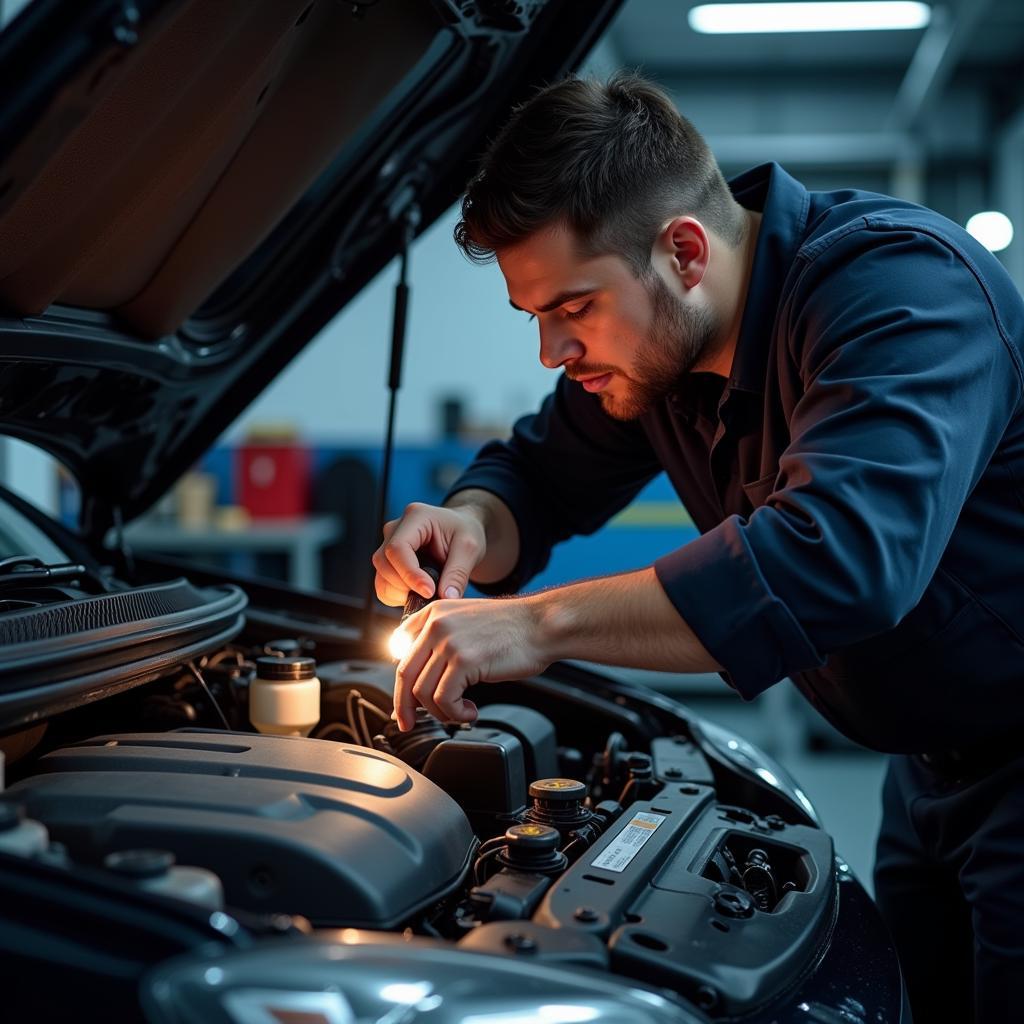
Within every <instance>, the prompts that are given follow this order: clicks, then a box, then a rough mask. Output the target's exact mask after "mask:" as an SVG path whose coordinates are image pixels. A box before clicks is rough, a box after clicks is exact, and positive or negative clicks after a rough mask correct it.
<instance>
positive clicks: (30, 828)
mask: <svg viewBox="0 0 1024 1024" xmlns="http://www.w3.org/2000/svg"><path fill="white" fill-rule="evenodd" d="M49 845H50V835H49V833H48V832H47V831H46V827H45V826H44V825H43V824H41V823H40V822H38V821H33V820H32V819H31V818H26V817H25V811H24V808H22V807H21V806H20V805H19V804H11V803H6V802H0V850H3V852H4V853H13V854H16V855H17V856H19V857H34V856H36V854H40V853H43V852H44V851H45V850H46V849H47V847H48V846H49Z"/></svg>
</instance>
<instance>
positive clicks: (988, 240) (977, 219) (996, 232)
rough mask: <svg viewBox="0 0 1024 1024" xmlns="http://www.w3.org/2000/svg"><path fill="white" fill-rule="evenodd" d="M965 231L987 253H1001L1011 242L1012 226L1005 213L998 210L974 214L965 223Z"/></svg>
mask: <svg viewBox="0 0 1024 1024" xmlns="http://www.w3.org/2000/svg"><path fill="white" fill-rule="evenodd" d="M967 231H968V233H969V234H972V235H974V237H975V238H976V239H977V240H978V241H979V242H981V244H982V245H983V246H985V248H986V249H988V250H989V252H1002V250H1003V249H1005V248H1006V247H1007V246H1008V245H1009V244H1010V243H1011V242H1012V241H1013V224H1012V223H1011V221H1010V218H1009V217H1007V216H1006V214H1005V213H1000V212H999V211H998V210H985V211H984V212H983V213H976V214H975V215H974V216H973V217H972V218H971V219H970V220H969V221H968V222H967Z"/></svg>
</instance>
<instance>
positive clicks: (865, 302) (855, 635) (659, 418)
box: [450, 164, 1024, 752]
mask: <svg viewBox="0 0 1024 1024" xmlns="http://www.w3.org/2000/svg"><path fill="white" fill-rule="evenodd" d="M730 187H731V188H732V190H733V193H734V195H735V196H736V199H737V200H738V201H739V202H740V203H741V204H742V205H743V206H745V207H747V208H749V209H754V210H761V211H762V212H763V219H762V222H761V228H760V233H759V236H758V240H757V245H756V250H755V257H754V266H753V273H752V277H751V282H750V289H749V293H748V297H747V302H746V307H745V309H744V314H743V320H742V325H741V329H740V336H739V340H738V345H737V351H736V355H735V359H734V362H733V366H732V372H731V375H730V377H729V379H728V380H723V379H722V378H721V377H714V376H712V375H710V374H700V373H693V374H690V375H689V376H688V377H687V379H686V381H685V382H684V384H683V386H682V387H681V389H680V390H679V392H678V393H677V394H674V395H672V396H670V397H669V398H668V399H666V400H665V401H664V402H662V403H661V404H659V405H657V406H656V407H655V408H653V409H651V410H650V411H649V412H647V413H645V414H644V415H643V416H642V417H641V418H640V419H639V420H637V421H634V422H630V423H622V422H619V421H616V420H613V419H612V418H611V417H609V416H607V415H606V414H605V413H604V412H603V411H602V410H601V408H600V404H599V400H598V398H597V396H596V395H590V394H587V392H585V391H584V390H583V388H582V387H581V386H580V385H579V384H576V383H574V382H572V381H570V380H568V379H567V378H566V377H564V376H563V377H561V378H560V379H559V381H558V384H557V386H556V388H555V390H554V392H553V393H552V394H551V395H550V396H549V397H548V398H547V399H546V400H545V402H544V404H543V405H542V407H541V409H540V410H539V411H538V412H537V413H536V414H534V415H531V416H526V417H524V418H523V419H521V420H519V421H518V422H517V423H516V425H515V427H514V429H513V434H512V437H511V438H510V439H509V440H508V441H506V442H494V443H491V444H489V445H487V446H486V447H484V448H483V449H482V450H481V452H480V453H479V455H478V456H477V458H476V460H475V461H474V462H473V464H472V465H471V466H470V467H469V468H468V469H467V471H466V473H465V474H464V475H463V476H462V477H460V479H459V480H458V481H457V483H456V484H455V486H454V487H453V488H452V491H451V492H450V493H455V492H456V491H458V490H462V489H464V488H467V487H479V488H483V489H484V490H487V491H490V492H492V493H494V494H495V495H497V496H498V497H500V498H501V499H503V500H504V501H505V503H506V504H507V505H508V506H509V508H510V509H511V510H512V513H513V515H514V516H515V518H516V521H517V523H518V526H519V533H520V539H521V557H520V561H519V564H518V566H517V567H516V570H515V573H514V574H513V577H510V578H509V580H506V581H502V583H501V584H499V585H497V586H496V587H495V588H494V589H495V590H496V591H504V592H508V591H509V590H511V589H517V588H518V587H519V586H520V585H522V584H523V583H524V582H525V581H527V580H528V579H529V578H530V577H531V576H533V575H534V574H535V573H537V572H538V571H539V570H540V569H541V568H543V566H544V564H545V563H546V562H547V559H548V557H549V554H550V551H551V547H552V545H553V544H555V543H556V542H558V541H561V540H564V539H565V538H567V537H569V536H571V535H573V534H576V533H590V532H592V531H594V530H595V529H597V528H598V527H599V526H600V525H601V524H602V523H604V522H606V521H607V520H608V519H609V517H611V516H612V515H614V514H615V513H616V512H618V511H619V510H620V509H622V508H623V507H624V506H625V505H626V504H627V503H628V502H629V501H630V500H631V499H632V498H633V496H634V495H635V494H636V493H637V491H638V490H639V489H640V488H641V487H642V486H643V485H644V484H645V483H646V482H647V481H648V480H650V479H651V478H652V477H653V476H654V475H655V474H656V473H657V472H658V471H659V470H661V469H664V470H666V471H667V474H668V476H669V478H670V479H671V481H672V484H673V486H674V487H675V489H676V491H677V493H678V494H679V496H680V499H681V500H682V502H683V503H684V505H685V506H686V508H687V510H688V511H689V513H690V515H691V516H692V518H693V520H694V522H695V523H696V525H697V527H698V529H699V530H700V532H701V536H699V537H698V538H697V539H696V540H693V541H691V542H690V543H688V544H685V545H684V546H682V547H680V548H678V549H677V550H675V551H671V552H668V553H666V554H665V555H664V556H663V557H662V558H660V559H659V560H658V561H657V562H656V563H655V569H656V573H657V577H658V579H659V580H660V581H661V584H662V586H663V587H664V588H665V592H666V594H667V595H668V597H669V598H670V600H671V601H672V603H673V605H674V606H675V607H676V609H677V610H678V611H679V614H680V615H681V616H682V618H683V619H684V620H685V621H686V622H687V623H688V624H689V625H690V627H691V628H692V629H693V631H694V633H695V634H696V635H697V636H698V637H699V638H700V640H701V642H702V643H703V644H704V646H705V647H706V648H707V650H708V651H709V652H710V653H711V654H712V655H713V656H714V657H715V659H716V660H717V661H718V663H719V664H720V665H722V666H723V668H724V670H725V671H724V672H723V675H724V677H725V679H726V681H727V682H729V683H730V684H731V685H732V686H733V687H735V689H736V690H738V691H739V693H740V694H741V695H742V696H743V697H744V698H746V699H748V700H749V699H752V698H753V697H754V696H756V695H757V694H758V693H760V692H761V691H762V690H764V689H765V688H766V687H768V686H770V685H771V684H772V683H774V682H776V681H777V680H779V679H782V678H784V677H786V676H790V677H791V678H792V679H793V681H794V682H795V683H796V685H797V686H798V687H799V689H800V690H801V691H802V692H803V693H804V695H805V696H806V697H807V698H808V699H809V700H810V701H811V702H812V704H814V705H815V706H816V707H817V708H818V709H819V710H820V711H821V712H822V713H823V714H824V715H825V716H826V717H827V718H828V719H830V720H831V721H832V722H833V723H834V724H835V725H836V726H837V727H838V728H840V729H841V730H842V731H843V732H845V733H846V734H847V735H849V736H851V737H852V738H854V739H855V740H858V741H859V742H861V743H864V744H865V745H867V746H872V747H875V748H877V749H880V750H889V751H899V752H914V751H918V752H923V751H932V750H942V749H946V748H948V747H957V746H963V745H965V744H970V743H975V742H984V741H986V740H987V739H990V738H994V737H997V736H1005V735H1006V734H1007V733H1012V732H1014V731H1017V733H1018V735H1020V736H1021V740H1020V741H1021V743H1022V749H1024V733H1022V732H1021V729H1022V727H1024V407H1022V393H1024V369H1022V367H1024V358H1022V349H1024V302H1022V299H1021V296H1020V294H1019V293H1018V291H1017V290H1016V288H1015V287H1014V285H1013V283H1012V281H1011V280H1010V278H1009V276H1008V275H1007V274H1006V272H1005V271H1004V269H1003V267H1002V265H1001V264H1000V263H999V261H998V260H997V259H996V258H995V257H994V256H992V255H991V254H990V253H989V252H988V251H987V250H986V249H984V248H983V247H982V246H981V245H980V244H979V243H978V242H976V241H975V240H974V239H973V238H971V236H969V235H968V234H967V233H966V232H965V231H964V230H963V229H962V228H960V227H958V226H957V225H956V224H954V223H952V222H951V221H949V220H947V219H945V218H944V217H941V216H939V215H938V214H937V213H934V212H933V211H931V210H927V209H923V208H922V207H919V206H915V205H913V204H910V203H906V202H902V201H900V200H897V199H893V198H890V197H887V196H882V195H877V194H874V193H869V192H861V191H854V190H844V191H837V192H809V191H807V190H806V189H805V188H804V187H803V186H802V185H800V183H799V182H797V181H795V180H794V179H793V178H792V177H790V176H789V175H788V174H787V173H786V172H785V171H784V170H783V169H782V168H781V167H779V166H778V165H777V164H769V165H766V166H763V167H758V168H755V169H754V170H751V171H748V172H747V173H745V174H744V175H742V176H740V177H739V178H737V179H735V180H734V181H732V182H731V183H730Z"/></svg>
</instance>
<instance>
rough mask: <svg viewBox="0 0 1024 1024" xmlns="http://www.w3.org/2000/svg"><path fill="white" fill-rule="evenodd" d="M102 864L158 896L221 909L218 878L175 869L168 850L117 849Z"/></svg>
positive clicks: (201, 870) (200, 870) (194, 869)
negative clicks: (171, 897)
mask: <svg viewBox="0 0 1024 1024" xmlns="http://www.w3.org/2000/svg"><path fill="white" fill-rule="evenodd" d="M103 865H104V867H106V868H107V869H108V870H110V871H113V872H114V873H115V874H118V875H121V877H122V878H127V879H130V880H131V881H133V882H134V883H135V884H136V885H138V887H139V888H140V889H145V890H146V891H147V892H153V893H156V894H157V895H158V896H173V897H174V898H175V899H178V900H185V901H187V902H188V903H194V904H195V905H196V906H199V907H206V908H207V909H208V910H223V909H224V887H223V886H222V885H221V882H220V878H218V877H217V875H215V874H214V873H213V872H212V871H207V870H206V869H205V868H197V867H179V866H177V865H176V864H175V863H174V854H173V853H170V852H169V851H167V850H117V851H116V852H114V853H108V854H107V856H106V857H104V858H103Z"/></svg>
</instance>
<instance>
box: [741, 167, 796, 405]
mask: <svg viewBox="0 0 1024 1024" xmlns="http://www.w3.org/2000/svg"><path fill="white" fill-rule="evenodd" d="M729 188H730V189H731V190H732V194H733V196H734V198H735V199H736V201H737V202H738V203H739V204H740V205H741V206H745V207H746V208H747V209H748V210H759V211H761V214H762V218H761V228H760V231H759V232H758V236H757V245H756V246H755V248H754V262H753V266H752V268H751V274H750V284H749V286H748V289H747V301H746V305H745V306H744V309H743V319H742V321H741V322H740V334H739V338H738V339H737V342H736V354H735V355H734V356H733V362H732V371H731V373H730V375H729V381H728V384H727V386H728V387H729V388H735V389H737V390H739V391H750V392H753V393H755V394H758V395H760V394H763V393H764V378H765V369H766V366H767V362H768V347H769V342H770V340H771V333H772V325H773V324H774V323H775V317H776V315H777V314H778V311H779V299H780V297H781V295H782V286H783V284H784V283H785V280H786V276H787V275H788V274H789V270H790V267H791V266H792V264H793V260H794V259H795V258H796V254H797V251H798V250H799V248H800V245H801V242H802V241H803V237H804V232H805V230H806V225H807V211H808V207H809V206H810V198H811V197H810V194H809V193H808V191H807V189H805V188H804V187H803V185H801V184H800V182H798V181H797V180H796V179H795V178H793V177H791V176H790V175H789V174H787V173H786V172H785V171H784V170H783V169H782V168H781V167H780V166H779V165H778V164H776V163H770V164H762V165H761V166H760V167H754V168H752V169H751V170H749V171H745V172H744V173H743V174H741V175H739V177H736V178H733V179H732V180H731V181H730V182H729Z"/></svg>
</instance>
